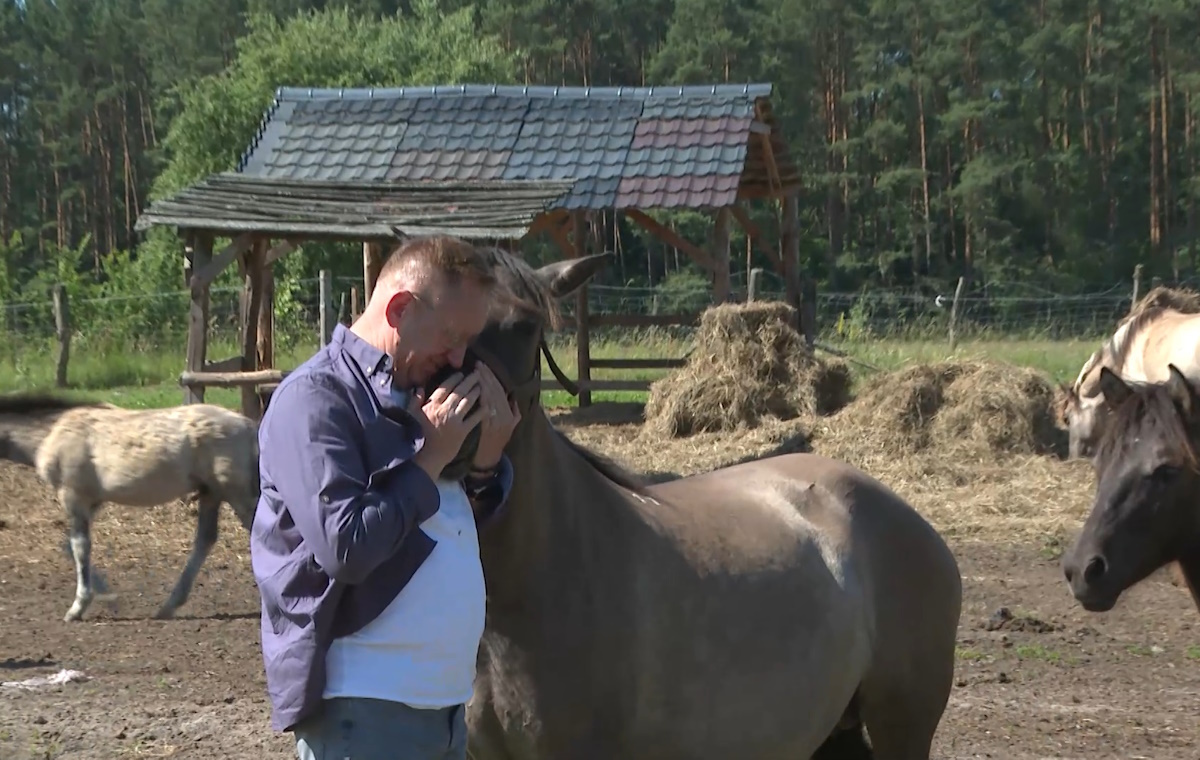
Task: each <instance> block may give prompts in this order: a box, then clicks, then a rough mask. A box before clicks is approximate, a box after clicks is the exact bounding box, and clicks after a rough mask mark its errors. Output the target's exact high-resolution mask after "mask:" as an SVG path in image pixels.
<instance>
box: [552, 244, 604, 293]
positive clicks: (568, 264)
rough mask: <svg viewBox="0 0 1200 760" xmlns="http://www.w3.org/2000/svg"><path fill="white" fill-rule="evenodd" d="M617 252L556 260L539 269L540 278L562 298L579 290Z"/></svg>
mask: <svg viewBox="0 0 1200 760" xmlns="http://www.w3.org/2000/svg"><path fill="white" fill-rule="evenodd" d="M613 258H615V254H613V252H612V251H604V252H603V253H593V254H590V255H588V256H583V257H581V258H577V259H564V260H562V261H555V262H552V263H550V264H546V265H545V266H543V267H541V268H539V269H538V270H537V276H538V279H540V280H541V281H542V282H544V283H545V284H546V287H548V288H549V289H550V293H551V295H553V296H554V297H555V298H562V297H563V296H567V295H570V294H571V293H574V292H575V291H576V290H579V289H580V288H582V287H583V286H584V285H586V284H587V281H588V280H590V279H592V277H593V276H595V274H596V272H598V271H600V267H602V266H605V265H607V264H608V263H609V262H610V261H612V259H613Z"/></svg>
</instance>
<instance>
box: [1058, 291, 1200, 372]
mask: <svg viewBox="0 0 1200 760" xmlns="http://www.w3.org/2000/svg"><path fill="white" fill-rule="evenodd" d="M1171 311H1174V312H1178V313H1180V314H1197V313H1200V294H1198V293H1195V292H1193V291H1190V290H1180V289H1177V288H1168V287H1166V286H1164V285H1160V286H1158V287H1156V288H1152V289H1151V290H1150V292H1149V293H1147V294H1146V295H1145V296H1144V297H1143V298H1141V299H1139V300H1138V302H1137V303H1135V304H1134V305H1133V306H1132V308H1130V310H1129V313H1128V314H1126V315H1125V316H1124V317H1122V318H1121V319H1120V320H1118V322H1117V327H1116V329H1115V330H1113V334H1112V335H1111V336H1110V337H1109V338H1108V340H1106V341H1104V344H1103V345H1102V346H1101V347H1100V348H1099V349H1098V350H1097V351H1094V352H1093V353H1092V355H1091V356H1089V357H1088V359H1087V361H1086V362H1084V363H1083V367H1082V368H1080V370H1079V375H1078V376H1077V377H1076V378H1075V383H1074V384H1073V385H1072V386H1071V388H1072V390H1074V391H1075V392H1076V393H1078V394H1080V395H1082V391H1083V381H1084V379H1085V378H1087V376H1088V375H1089V374H1090V373H1091V372H1092V370H1094V369H1096V367H1097V366H1098V365H1099V364H1100V360H1101V358H1102V357H1103V355H1104V354H1105V353H1107V354H1108V355H1109V360H1110V361H1111V362H1112V365H1113V366H1114V367H1120V366H1122V365H1123V364H1124V363H1125V360H1126V359H1128V358H1129V352H1130V351H1131V350H1132V349H1133V339H1134V336H1136V335H1137V334H1138V333H1139V332H1141V331H1142V330H1143V329H1145V327H1146V326H1147V325H1148V324H1150V323H1151V322H1153V321H1154V320H1156V319H1158V318H1159V317H1161V316H1162V315H1163V314H1166V313H1167V312H1171ZM1118 336H1119V337H1120V340H1118Z"/></svg>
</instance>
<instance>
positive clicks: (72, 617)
mask: <svg viewBox="0 0 1200 760" xmlns="http://www.w3.org/2000/svg"><path fill="white" fill-rule="evenodd" d="M82 617H83V610H79V611H75V610H67V614H65V615H63V622H64V623H73V622H75V621H76V620H79V619H81V618H82Z"/></svg>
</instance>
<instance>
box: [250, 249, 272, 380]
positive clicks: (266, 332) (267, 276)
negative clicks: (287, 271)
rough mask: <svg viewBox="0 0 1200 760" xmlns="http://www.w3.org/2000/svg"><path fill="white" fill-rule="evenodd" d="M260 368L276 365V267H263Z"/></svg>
mask: <svg viewBox="0 0 1200 760" xmlns="http://www.w3.org/2000/svg"><path fill="white" fill-rule="evenodd" d="M255 353H256V354H258V369H260V370H262V369H272V368H274V366H275V268H274V266H273V265H267V266H264V267H263V269H262V301H261V303H260V304H259V309H258V345H257V347H256V350H255Z"/></svg>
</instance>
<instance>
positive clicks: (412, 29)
mask: <svg viewBox="0 0 1200 760" xmlns="http://www.w3.org/2000/svg"><path fill="white" fill-rule="evenodd" d="M247 26H248V32H247V34H246V35H245V36H244V37H242V38H240V39H239V40H238V41H237V56H236V58H234V60H233V62H232V64H231V65H230V66H229V67H228V68H226V69H225V70H223V71H221V72H220V73H218V74H214V75H211V76H207V77H204V78H202V79H200V80H199V81H198V82H197V83H196V84H195V85H194V86H193V87H191V88H190V89H188V90H186V91H185V92H183V94H182V97H181V99H182V104H183V107H182V110H181V112H180V114H179V115H178V116H177V117H176V118H175V120H174V121H173V122H172V123H171V129H170V131H169V132H168V133H167V137H166V145H167V147H168V149H169V150H170V152H171V162H170V163H169V164H168V165H167V168H166V169H165V170H164V171H163V173H162V174H161V175H159V177H158V179H157V180H156V182H155V184H154V190H153V193H152V195H153V196H154V197H161V196H163V195H169V194H170V193H173V192H176V191H178V190H179V189H181V188H183V187H185V186H187V185H189V184H191V183H193V182H196V181H197V180H199V179H202V178H203V177H205V176H207V175H209V174H212V173H214V172H220V171H230V170H233V169H234V168H235V167H236V165H237V162H238V159H239V157H240V156H241V154H242V153H243V152H244V151H245V150H246V148H247V146H248V145H249V144H250V142H251V140H252V139H253V138H254V136H255V132H256V130H257V129H258V126H259V124H260V123H261V121H262V119H263V116H264V114H265V112H266V111H267V109H268V108H269V107H270V106H271V102H272V99H273V97H274V94H275V91H276V89H277V88H278V87H286V86H297V87H300V86H302V87H388V86H400V85H415V84H458V83H460V82H468V81H477V80H483V81H499V82H507V81H512V78H513V76H514V71H515V68H514V60H513V57H512V56H511V55H510V54H508V53H507V52H506V51H505V50H504V49H503V48H502V47H501V46H500V43H499V41H498V40H496V39H494V38H491V37H487V36H480V35H477V33H476V32H475V28H474V23H473V19H472V16H471V13H470V11H469V10H468V9H464V10H460V11H456V12H454V13H449V14H446V13H443V12H442V11H441V10H440V8H439V7H438V4H437V0H416V2H414V3H413V12H412V15H395V16H389V17H385V18H383V19H380V20H376V19H373V18H369V17H364V16H361V15H358V14H354V13H351V12H350V11H349V10H348V9H347V8H344V7H335V8H329V9H326V10H325V11H322V12H314V11H308V12H303V13H300V14H297V15H295V16H293V17H291V18H289V19H287V20H286V21H282V22H281V21H279V20H278V19H277V18H275V16H273V15H269V14H265V13H256V14H254V15H251V16H249V17H248V19H247Z"/></svg>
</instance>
